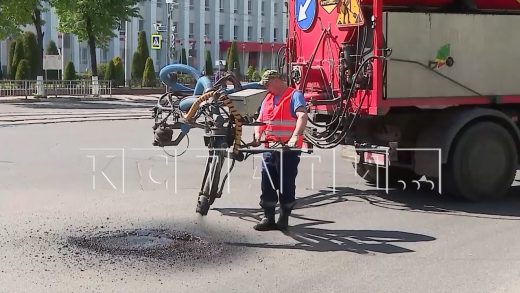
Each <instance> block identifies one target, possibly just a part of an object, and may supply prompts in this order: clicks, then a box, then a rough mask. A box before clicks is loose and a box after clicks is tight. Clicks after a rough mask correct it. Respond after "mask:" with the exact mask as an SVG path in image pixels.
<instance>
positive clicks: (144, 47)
mask: <svg viewBox="0 0 520 293" xmlns="http://www.w3.org/2000/svg"><path fill="white" fill-rule="evenodd" d="M137 52H139V54H140V55H141V62H142V64H141V66H142V67H141V68H142V69H141V75H142V74H143V73H144V66H145V64H146V61H148V58H149V57H150V50H149V49H148V39H147V38H146V32H145V31H140V32H138V33H137Z"/></svg>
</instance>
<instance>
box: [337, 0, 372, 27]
mask: <svg viewBox="0 0 520 293" xmlns="http://www.w3.org/2000/svg"><path fill="white" fill-rule="evenodd" d="M364 23H365V19H364V18H363V13H362V12H361V6H360V5H359V0H340V1H339V13H338V21H337V24H338V27H349V26H360V25H363V24H364Z"/></svg>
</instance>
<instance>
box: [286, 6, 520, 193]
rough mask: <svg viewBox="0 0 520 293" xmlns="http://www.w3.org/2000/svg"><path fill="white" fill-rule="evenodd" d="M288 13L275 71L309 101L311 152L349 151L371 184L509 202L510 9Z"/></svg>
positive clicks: (513, 26) (513, 153)
mask: <svg viewBox="0 0 520 293" xmlns="http://www.w3.org/2000/svg"><path fill="white" fill-rule="evenodd" d="M287 6H288V7H287V8H288V18H289V29H288V38H287V43H286V47H285V48H283V49H282V50H281V51H280V52H279V58H278V64H279V69H280V70H283V71H284V72H285V73H287V75H288V80H289V82H290V83H291V84H292V85H293V86H295V87H297V88H299V89H300V90H302V91H304V92H305V95H306V98H308V99H309V103H310V105H311V106H310V107H311V114H312V115H311V116H312V121H311V123H312V126H311V128H310V129H309V130H310V131H309V132H308V133H307V134H306V138H307V140H308V141H309V142H311V143H312V144H314V145H315V146H317V147H319V148H334V147H336V146H339V145H350V146H354V147H355V150H356V152H355V154H356V157H357V161H356V163H355V164H354V165H355V166H356V169H357V172H358V173H359V174H360V175H361V176H363V177H364V178H365V179H366V180H367V181H369V182H371V183H377V184H379V185H380V184H386V186H388V185H392V184H396V183H402V185H403V186H406V185H407V184H408V185H410V184H409V182H415V183H417V185H420V184H421V183H420V182H419V181H417V180H418V179H420V178H421V177H422V176H426V177H427V178H428V179H430V180H431V181H430V182H432V183H433V184H435V188H436V189H437V190H438V191H439V192H441V193H443V194H450V195H454V196H459V197H463V198H466V199H470V200H481V199H489V198H501V197H503V196H505V195H507V194H508V191H509V189H510V188H511V185H512V183H513V181H514V180H515V175H516V171H517V169H518V167H519V165H520V164H519V159H520V156H519V150H520V122H519V121H518V116H519V114H520V0H494V1H488V0H388V1H386V0H290V1H288V2H287ZM433 184H432V185H433ZM380 186H381V185H380Z"/></svg>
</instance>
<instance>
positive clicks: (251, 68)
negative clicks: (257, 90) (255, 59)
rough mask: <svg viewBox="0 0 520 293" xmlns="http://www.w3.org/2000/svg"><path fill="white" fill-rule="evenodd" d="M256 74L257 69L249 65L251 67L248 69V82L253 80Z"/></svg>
mask: <svg viewBox="0 0 520 293" xmlns="http://www.w3.org/2000/svg"><path fill="white" fill-rule="evenodd" d="M254 73H255V68H254V67H253V65H249V67H248V68H247V72H246V78H247V79H248V80H252V79H253V74H254Z"/></svg>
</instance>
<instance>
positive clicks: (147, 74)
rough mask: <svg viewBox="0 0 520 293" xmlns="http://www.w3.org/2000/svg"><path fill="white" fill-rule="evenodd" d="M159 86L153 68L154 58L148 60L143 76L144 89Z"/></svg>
mask: <svg viewBox="0 0 520 293" xmlns="http://www.w3.org/2000/svg"><path fill="white" fill-rule="evenodd" d="M156 84H157V77H156V76H155V68H154V66H153V60H152V58H150V57H148V59H146V65H145V67H144V75H143V87H153V86H155V85H156Z"/></svg>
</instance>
